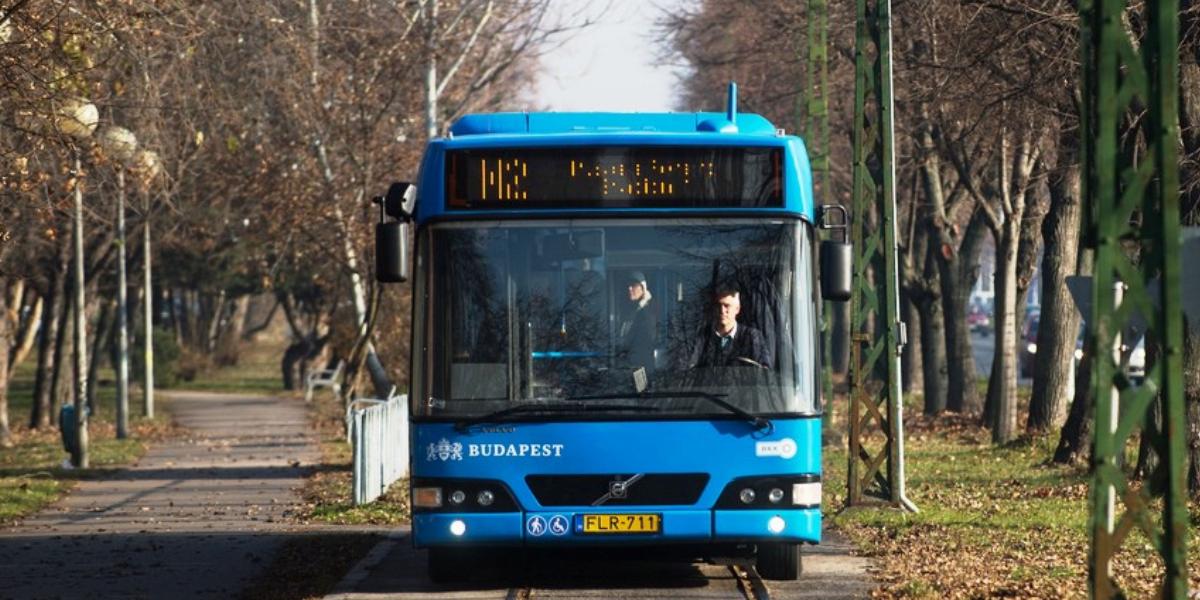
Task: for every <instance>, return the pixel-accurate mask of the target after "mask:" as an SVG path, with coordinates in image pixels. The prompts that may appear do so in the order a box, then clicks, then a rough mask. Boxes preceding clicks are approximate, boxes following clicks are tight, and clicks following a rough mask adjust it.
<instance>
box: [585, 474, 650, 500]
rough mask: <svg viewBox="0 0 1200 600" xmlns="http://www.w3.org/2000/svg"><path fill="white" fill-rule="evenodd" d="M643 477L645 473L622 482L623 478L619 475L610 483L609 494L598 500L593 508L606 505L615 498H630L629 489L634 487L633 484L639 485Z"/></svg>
mask: <svg viewBox="0 0 1200 600" xmlns="http://www.w3.org/2000/svg"><path fill="white" fill-rule="evenodd" d="M642 475H644V473H638V474H637V475H634V476H632V477H630V478H629V479H625V480H622V479H621V476H620V475H617V477H616V479H613V480H612V481H610V482H608V493H607V494H604V495H603V496H600V497H599V498H597V499H596V501H595V502H593V503H592V506H600V505H601V504H604V503H605V502H608V501H609V500H612V499H613V498H616V499H617V500H624V499H625V498H627V497H628V496H629V488H631V487H633V484H635V483H637V481H638V480H639V479H641V478H642Z"/></svg>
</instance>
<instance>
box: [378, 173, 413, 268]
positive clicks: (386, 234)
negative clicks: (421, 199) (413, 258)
mask: <svg viewBox="0 0 1200 600" xmlns="http://www.w3.org/2000/svg"><path fill="white" fill-rule="evenodd" d="M397 185H398V184H392V188H393V189H394V188H395V187H396V186H397ZM409 188H410V189H413V190H415V188H414V187H412V186H409ZM401 197H403V196H401ZM413 197H415V193H414V194H413ZM371 202H373V203H374V204H378V205H379V222H378V223H376V224H375V279H376V280H378V281H380V282H384V283H400V282H405V281H408V222H409V220H410V219H411V217H410V216H409V214H408V212H407V211H404V210H397V211H393V210H392V208H393V207H394V206H393V204H394V203H393V199H392V190H388V197H387V198H383V197H380V196H376V197H375V198H372V199H371ZM395 207H397V208H402V207H400V205H398V204H396V205H395ZM410 210H411V208H410ZM386 216H391V217H393V218H394V219H393V220H392V221H388V220H387V218H386Z"/></svg>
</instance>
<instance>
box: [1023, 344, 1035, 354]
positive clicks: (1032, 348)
mask: <svg viewBox="0 0 1200 600" xmlns="http://www.w3.org/2000/svg"><path fill="white" fill-rule="evenodd" d="M1025 350H1026V351H1028V352H1029V353H1030V354H1037V344H1029V345H1028V346H1025Z"/></svg>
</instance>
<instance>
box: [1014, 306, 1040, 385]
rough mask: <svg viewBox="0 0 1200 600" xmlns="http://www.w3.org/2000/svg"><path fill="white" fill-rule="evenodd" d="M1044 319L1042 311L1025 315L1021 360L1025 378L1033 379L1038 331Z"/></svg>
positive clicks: (1022, 374)
mask: <svg viewBox="0 0 1200 600" xmlns="http://www.w3.org/2000/svg"><path fill="white" fill-rule="evenodd" d="M1041 319H1042V313H1041V312H1040V311H1032V310H1031V311H1029V312H1028V313H1026V314H1025V326H1024V327H1023V328H1022V329H1021V341H1020V342H1019V345H1020V346H1021V360H1020V364H1019V366H1020V374H1021V377H1023V378H1029V377H1033V365H1034V362H1033V361H1034V360H1035V359H1036V358H1037V330H1038V323H1039V322H1040V321H1041Z"/></svg>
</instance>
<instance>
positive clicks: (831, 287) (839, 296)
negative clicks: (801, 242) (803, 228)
mask: <svg viewBox="0 0 1200 600" xmlns="http://www.w3.org/2000/svg"><path fill="white" fill-rule="evenodd" d="M833 213H841V219H840V220H838V221H836V222H834V221H833V218H832V215H833ZM818 215H819V217H818V221H819V226H820V228H821V229H833V230H840V231H841V233H842V235H841V238H842V239H841V241H837V240H822V241H821V258H820V260H821V297H822V298H824V299H826V300H833V301H835V302H845V301H846V300H849V299H850V291H851V285H852V280H851V266H852V264H853V256H854V252H853V247H852V246H851V245H850V239H849V238H850V236H849V234H850V232H849V224H850V219H849V216H848V215H847V214H846V209H845V207H843V206H841V205H838V204H827V205H824V206H822V207H820V212H819V213H818Z"/></svg>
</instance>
